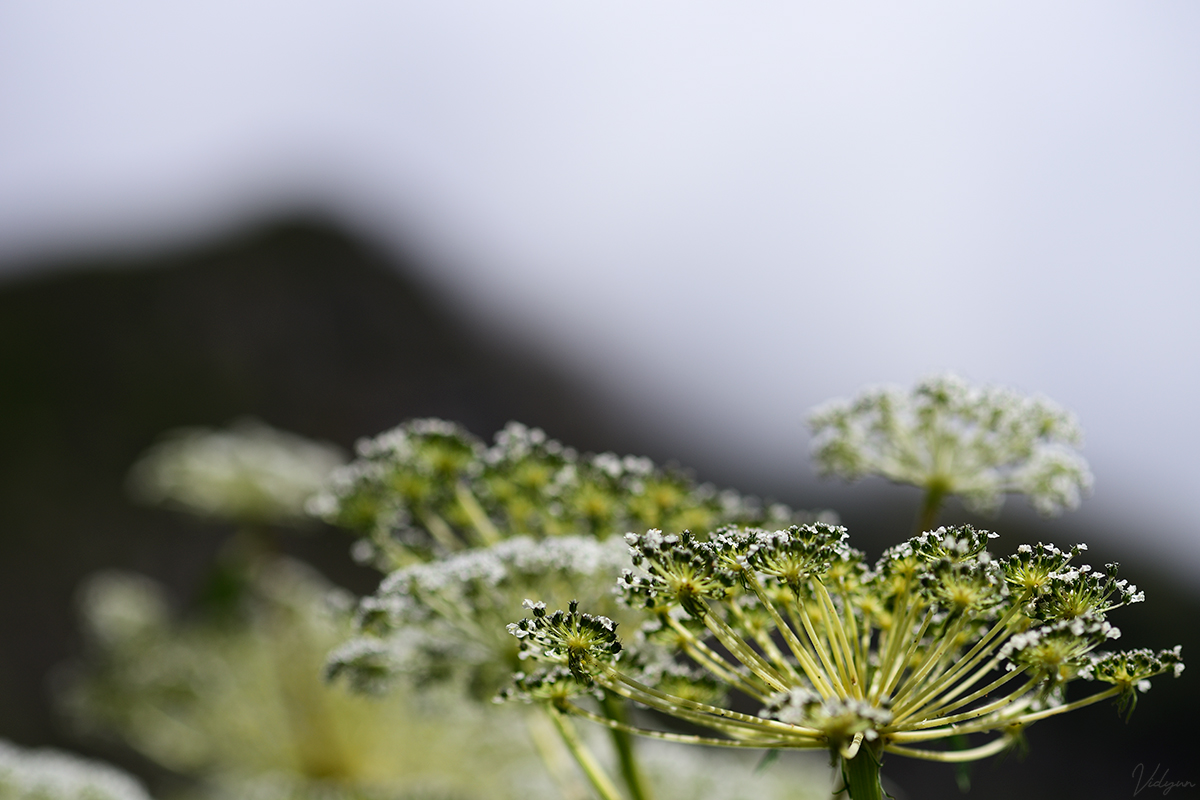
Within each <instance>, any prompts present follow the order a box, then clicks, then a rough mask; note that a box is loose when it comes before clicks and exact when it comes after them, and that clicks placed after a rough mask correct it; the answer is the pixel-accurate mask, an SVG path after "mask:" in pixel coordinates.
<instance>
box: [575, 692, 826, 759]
mask: <svg viewBox="0 0 1200 800" xmlns="http://www.w3.org/2000/svg"><path fill="white" fill-rule="evenodd" d="M564 711H567V712H570V713H571V714H574V715H576V716H580V717H582V718H584V719H587V720H591V721H592V722H595V723H596V724H598V725H604V726H605V727H608V728H620V729H621V730H625V731H628V732H629V733H633V734H637V735H638V736H645V737H647V738H650V739H662V740H664V741H667V742H680V743H682V744H702V745H712V746H714V747H743V748H753V749H757V750H763V749H771V748H777V747H786V748H789V749H793V750H815V749H824V748H825V747H827V746H828V745H826V744H825V742H822V741H812V742H805V741H795V740H786V739H758V740H738V739H714V738H712V737H708V736H696V735H694V734H689V733H669V732H667V731H656V730H652V729H650V728H636V727H634V726H632V725H625V724H622V723H619V722H614V721H613V720H610V719H606V718H604V717H602V716H600V715H599V714H596V713H593V712H591V711H588V710H587V709H585V708H580V707H579V706H577V705H574V704H571V703H568V704H567V705H566V708H565V709H564Z"/></svg>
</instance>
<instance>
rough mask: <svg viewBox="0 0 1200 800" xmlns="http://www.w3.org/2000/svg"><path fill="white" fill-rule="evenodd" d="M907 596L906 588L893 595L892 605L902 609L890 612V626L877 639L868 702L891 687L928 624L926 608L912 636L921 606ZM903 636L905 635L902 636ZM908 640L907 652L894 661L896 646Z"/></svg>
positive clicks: (898, 648)
mask: <svg viewBox="0 0 1200 800" xmlns="http://www.w3.org/2000/svg"><path fill="white" fill-rule="evenodd" d="M907 596H908V590H907V589H906V590H905V591H904V593H903V594H902V595H900V596H898V597H897V599H896V605H897V606H900V607H902V608H903V609H904V611H903V612H902V613H900V614H899V615H898V616H897V615H896V614H893V616H892V625H891V627H890V628H889V629H888V630H886V631H885V632H884V635H883V638H884V639H886V641H885V642H881V643H880V652H881V653H882V654H883V658H882V659H881V660H880V663H879V667H878V670H877V671H876V673H875V680H873V681H872V682H871V691H870V692H869V693H868V695H867V696H868V697H869V698H870V699H871V702H874V703H877V702H879V699H880V698H881V697H883V696H885V695H886V694H887V693H888V692H890V691H891V689H892V684H893V683H895V681H897V680H899V677H900V674H901V672H902V671H903V667H904V665H905V664H907V663H908V660H909V657H910V655H911V653H912V651H913V648H915V647H916V646H917V645H918V644H920V641H921V637H922V636H924V635H925V629H926V628H927V627H928V626H929V621H930V620H931V619H932V618H933V610H932V609H929V610H928V611H926V612H925V621H924V622H923V623H922V624H921V629H920V631H918V632H917V635H916V636H912V635H911V631H912V629H913V625H915V624H916V621H917V615H918V614H919V613H920V612H921V610H922V606H921V605H920V604H918V603H906V604H905V605H900V604H901V603H902V602H905V600H904V599H905V598H906V597H907ZM906 637H907V638H906ZM905 641H907V642H909V644H910V647H909V653H907V654H905V657H904V659H903V660H902V661H899V662H897V660H896V659H897V658H898V657H899V654H900V648H901V647H902V643H903V642H905Z"/></svg>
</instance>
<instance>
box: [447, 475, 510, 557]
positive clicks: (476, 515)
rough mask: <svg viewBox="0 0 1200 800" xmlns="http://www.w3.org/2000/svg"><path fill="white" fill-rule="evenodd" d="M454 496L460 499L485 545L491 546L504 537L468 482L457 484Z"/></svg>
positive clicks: (459, 502) (459, 501) (460, 503)
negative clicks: (467, 484)
mask: <svg viewBox="0 0 1200 800" xmlns="http://www.w3.org/2000/svg"><path fill="white" fill-rule="evenodd" d="M454 496H455V497H456V498H457V499H458V504H459V505H461V506H462V508H463V511H465V512H466V513H467V517H468V518H469V519H470V520H471V525H472V526H473V527H474V528H475V532H476V534H478V537H479V541H480V542H481V543H482V544H483V545H484V546H485V547H491V546H492V545H494V544H497V543H499V542H500V540H501V539H503V538H504V537H503V536H501V535H500V531H498V530H497V529H496V526H495V525H494V524H493V523H492V520H491V518H490V517H488V515H487V512H486V511H484V510H483V506H481V505H479V501H478V500H476V499H475V495H474V494H473V493H472V492H471V490H470V489H468V488H467V486H466V484H464V483H460V484H458V485H457V486H455V487H454Z"/></svg>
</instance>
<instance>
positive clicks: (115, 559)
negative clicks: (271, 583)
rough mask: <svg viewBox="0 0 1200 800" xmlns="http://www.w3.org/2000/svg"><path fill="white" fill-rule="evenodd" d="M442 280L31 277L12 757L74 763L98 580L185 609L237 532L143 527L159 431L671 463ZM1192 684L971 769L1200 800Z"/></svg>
mask: <svg viewBox="0 0 1200 800" xmlns="http://www.w3.org/2000/svg"><path fill="white" fill-rule="evenodd" d="M432 268H436V265H431V264H427V263H421V262H419V261H418V259H417V258H416V257H414V256H409V257H407V258H406V257H404V256H403V255H397V254H396V253H394V252H393V251H390V250H389V251H384V250H382V249H378V248H375V247H373V246H371V245H370V244H369V243H365V242H363V241H361V240H359V239H358V238H357V237H355V236H353V235H351V234H349V233H347V232H345V231H344V230H341V229H340V228H338V227H337V226H334V225H332V224H329V223H327V222H325V221H323V220H321V219H316V218H294V219H290V220H285V221H282V222H279V223H277V224H272V225H267V226H263V227H259V228H256V229H253V230H249V231H247V232H243V233H241V234H239V235H234V236H230V237H228V238H227V239H225V240H223V241H219V242H216V243H214V244H211V245H205V246H196V247H191V248H183V249H180V250H179V251H176V252H167V253H160V254H156V255H145V256H128V257H120V258H118V257H97V258H81V259H78V260H74V261H71V262H69V263H54V264H44V265H21V268H20V269H19V270H17V271H19V272H20V273H22V274H24V275H25V276H26V277H25V278H23V279H20V280H17V281H10V282H8V283H5V284H2V285H0V376H2V378H0V385H2V391H0V608H3V609H4V610H3V612H2V613H0V642H2V643H3V653H4V656H3V658H0V738H10V739H14V740H16V741H19V742H22V743H24V744H29V745H44V744H52V745H57V746H60V747H61V746H65V747H71V748H73V749H79V748H80V743H79V742H78V741H76V740H73V739H72V738H71V737H70V735H69V733H68V732H66V731H63V730H62V728H61V726H60V725H59V724H58V723H57V722H56V721H55V718H54V715H53V713H52V711H51V704H50V702H49V699H48V692H47V676H48V675H49V674H50V673H51V671H52V668H53V667H54V666H55V665H57V664H59V663H61V662H63V661H64V660H65V659H67V658H68V657H70V656H71V654H72V653H74V652H76V651H77V650H78V639H77V636H78V635H77V633H76V622H75V613H74V602H75V601H74V592H75V590H76V587H77V585H78V584H79V582H80V580H81V579H82V578H83V577H84V576H86V575H87V574H89V573H91V572H93V571H95V570H97V569H100V568H108V567H116V568H125V569H132V570H136V571H139V572H142V573H146V574H149V575H151V576H153V577H156V578H158V579H160V580H162V581H164V582H165V583H167V584H168V585H169V586H171V587H173V588H174V590H175V592H176V596H175V598H174V599H175V601H176V602H177V603H179V604H181V605H186V604H187V603H188V602H189V601H190V600H191V599H193V598H194V597H195V595H196V593H197V591H198V590H199V586H200V584H201V581H202V580H203V577H204V575H205V574H206V571H207V570H208V568H209V565H211V563H212V561H213V558H214V555H215V553H216V551H217V548H218V547H219V545H220V544H221V542H222V541H223V540H224V539H225V538H226V537H227V535H228V533H229V531H228V530H222V529H220V528H219V527H218V526H213V525H212V524H209V523H202V522H200V521H197V520H192V519H190V518H187V517H184V516H182V515H178V514H173V513H169V512H164V511H157V510H153V509H146V508H139V507H136V506H134V505H132V504H131V503H130V502H129V501H128V500H127V498H126V494H125V491H124V480H125V475H126V472H127V470H128V468H129V465H130V464H131V463H132V462H133V461H134V459H135V458H136V457H137V456H138V455H139V453H141V452H142V451H143V450H144V449H145V448H146V447H147V446H148V445H150V444H151V443H153V442H154V441H155V439H156V437H157V436H158V435H159V434H161V433H162V432H163V431H165V430H168V429H170V428H174V427H178V426H182V425H225V424H227V423H229V422H231V421H234V420H236V419H237V418H240V417H246V416H253V417H257V418H258V419H261V420H263V421H265V422H267V423H269V424H270V425H273V426H276V427H278V428H281V429H284V430H289V431H294V432H296V433H299V434H302V435H304V436H308V437H311V438H316V439H321V440H326V441H330V442H333V443H335V444H338V445H340V446H342V447H343V448H346V449H347V450H349V449H350V448H351V447H352V444H353V442H354V440H355V439H356V438H358V437H360V436H363V435H370V434H374V433H377V432H379V431H381V430H384V429H386V428H388V427H391V426H392V425H395V424H396V423H398V422H400V421H402V420H404V419H407V418H411V417H416V416H440V417H445V418H449V419H454V420H457V421H459V422H462V423H463V424H465V425H466V426H467V427H468V428H469V429H470V430H472V431H474V432H475V433H477V434H479V435H481V436H483V437H485V438H486V437H489V436H490V435H491V433H492V432H494V431H495V430H497V429H499V428H500V427H501V426H503V424H504V423H505V422H506V421H508V420H510V419H517V420H521V421H523V422H526V423H529V424H533V425H538V426H541V427H543V428H545V429H546V430H547V431H548V432H549V433H550V434H551V435H553V436H555V437H557V438H560V439H562V440H563V441H564V442H566V443H568V444H571V445H574V446H576V447H578V448H580V449H583V450H595V451H601V450H614V451H617V452H623V453H638V454H645V455H649V456H651V457H653V458H655V459H657V460H660V461H665V460H669V459H670V458H671V457H672V456H673V455H674V453H673V451H672V447H671V445H670V444H669V443H667V442H664V441H651V440H645V439H641V440H635V434H632V433H630V431H631V430H634V429H640V430H643V431H644V430H646V428H647V426H646V425H644V424H641V425H636V426H632V425H627V424H622V420H621V419H618V418H616V416H615V415H614V414H613V413H612V412H611V411H609V410H606V409H604V408H600V407H598V405H597V404H596V402H595V401H594V400H592V399H590V397H589V393H588V387H587V386H586V385H583V383H581V382H579V381H577V380H576V379H570V378H567V377H564V374H565V373H562V372H560V371H559V370H558V369H557V368H556V367H555V366H554V365H551V364H546V363H541V362H540V361H539V360H537V359H533V358H531V357H530V356H528V355H527V354H524V353H520V352H513V351H510V350H506V349H505V348H504V346H503V343H501V342H497V341H495V340H493V339H489V338H486V337H485V336H483V335H481V334H478V333H476V332H475V329H474V328H473V327H472V326H471V325H470V321H469V320H465V319H463V318H461V316H459V315H458V313H457V312H456V311H455V309H454V308H453V307H452V306H450V305H447V304H444V303H443V301H442V300H441V298H439V297H437V296H435V295H434V294H433V293H432V292H430V291H429V290H428V289H427V288H426V287H424V286H423V285H421V284H420V283H419V282H417V281H416V280H415V278H414V277H413V276H416V275H420V274H428V271H429V270H430V269H432ZM695 466H697V467H699V468H700V476H701V477H702V478H710V479H713V478H715V479H716V480H717V481H718V482H720V483H722V484H730V485H733V486H735V487H736V488H738V489H742V490H745V491H749V492H754V491H763V488H762V487H756V486H746V485H739V484H738V483H737V480H736V476H731V475H728V474H726V473H724V472H723V471H722V468H721V467H722V465H721V463H720V460H719V459H714V460H713V462H712V463H709V464H697V465H695ZM787 484H788V481H787V479H786V478H785V479H784V480H782V481H781V482H780V485H781V486H782V485H787ZM767 488H768V490H769V491H773V492H776V493H780V494H784V493H785V492H786V494H784V496H782V497H780V499H782V500H784V501H787V502H792V503H793V504H797V505H806V506H812V505H818V504H833V505H834V506H835V507H836V508H837V510H838V511H839V512H840V513H841V514H842V516H843V519H844V520H845V521H846V522H847V523H848V525H849V527H850V529H851V533H852V535H853V539H854V543H855V544H856V545H858V546H860V547H864V548H865V549H867V550H868V552H873V553H877V552H878V549H879V548H880V547H881V546H882V545H883V544H884V543H892V542H894V541H896V540H898V539H899V538H902V537H903V536H906V535H907V534H908V528H909V522H908V520H909V519H911V513H912V510H913V508H914V507H915V497H912V496H910V495H908V494H905V493H904V492H903V491H902V490H894V491H893V490H892V489H883V490H879V491H875V490H871V488H870V487H856V489H855V490H854V491H857V492H860V494H858V495H855V494H854V493H853V492H850V491H846V490H841V489H839V490H836V491H832V492H829V491H824V492H823V491H822V490H820V489H818V488H815V487H813V486H795V488H794V490H790V491H788V490H782V491H781V489H780V488H779V486H772V487H767ZM849 497H857V500H856V501H855V502H854V504H853V505H849V504H847V505H843V503H844V500H843V498H849ZM821 498H824V503H821V502H820V500H821ZM831 498H834V499H832V500H831ZM952 513H957V512H952ZM897 519H900V520H901V522H900V523H899V524H897V523H896V522H895V520H897ZM963 519H966V518H965V517H964V518H963ZM1022 519H1024V518H1022V517H1020V516H1019V515H1018V516H1017V517H1012V516H1010V515H1009V514H1007V513H1006V514H1005V516H1004V517H1003V518H1002V521H1001V523H1002V524H1003V525H1004V527H1000V528H999V529H1000V530H1002V531H1003V532H1004V538H1003V539H1002V540H1000V541H1001V542H1002V543H1005V547H1006V548H1007V549H1011V547H1014V546H1015V545H1016V543H1018V542H1020V541H1024V540H1027V539H1030V538H1035V539H1036V538H1037V537H1038V536H1040V534H1039V533H1036V532H1035V531H1037V530H1038V529H1037V528H1036V527H1035V528H1032V529H1031V528H1028V527H1027V528H1024V529H1022V528H1021V525H1022V523H1021V520H1022ZM976 522H978V521H977V520H976ZM1001 523H997V524H998V525H999V524H1001ZM1081 538H1088V537H1086V536H1084V537H1081ZM348 544H349V543H348V541H347V540H346V539H345V538H344V537H343V536H341V535H340V534H339V533H337V532H334V531H329V530H320V531H318V532H316V533H315V534H314V535H310V536H307V537H292V538H289V539H288V540H287V545H286V546H287V548H288V550H289V551H290V552H292V553H294V554H296V555H299V556H300V557H302V558H305V559H306V560H308V561H310V562H311V563H313V564H315V565H317V566H318V567H319V568H320V569H321V571H322V572H324V573H325V574H326V575H327V576H328V577H330V578H331V579H333V580H334V581H336V582H338V583H340V584H342V585H345V586H347V587H349V588H351V589H353V590H355V591H359V592H362V591H366V590H368V589H370V588H373V585H374V582H375V581H376V580H377V575H376V574H375V573H373V572H371V571H369V570H365V569H361V568H359V567H357V566H355V565H354V564H353V563H351V561H350V560H349V557H348V555H347V551H348ZM1093 555H1096V554H1093ZM1103 560H1104V558H1103V554H1100V555H1099V556H1098V557H1097V558H1095V559H1093V563H1097V564H1101V563H1103ZM1131 577H1133V578H1134V579H1135V580H1137V581H1138V582H1139V583H1142V584H1151V585H1147V586H1146V588H1147V589H1148V594H1149V595H1150V598H1149V602H1148V603H1147V604H1145V605H1144V606H1139V607H1135V608H1132V609H1127V610H1123V611H1121V612H1118V613H1117V614H1116V615H1114V621H1115V622H1116V623H1117V624H1118V625H1120V626H1121V627H1122V628H1124V629H1125V631H1126V639H1125V640H1123V641H1122V644H1126V643H1128V644H1130V645H1137V646H1141V645H1144V646H1155V647H1164V646H1170V645H1174V644H1176V643H1183V644H1184V648H1185V649H1184V652H1185V656H1188V655H1192V656H1194V654H1195V653H1197V652H1200V647H1193V643H1197V638H1198V634H1197V633H1196V632H1195V629H1196V627H1197V626H1195V625H1194V623H1193V622H1191V620H1194V619H1196V618H1197V617H1198V615H1200V605H1198V603H1197V600H1196V593H1195V592H1194V591H1184V587H1172V586H1171V585H1170V584H1169V583H1168V582H1166V581H1160V580H1158V578H1157V576H1154V575H1153V574H1143V573H1137V571H1136V570H1134V574H1132V575H1131ZM1193 676H1194V673H1185V676H1184V677H1183V678H1182V679H1180V680H1178V681H1171V680H1170V679H1160V680H1159V681H1156V683H1155V688H1154V690H1153V691H1152V692H1151V694H1150V695H1148V696H1147V697H1146V698H1145V700H1144V701H1143V702H1142V703H1141V704H1140V707H1139V708H1138V709H1137V712H1136V713H1135V714H1134V715H1133V720H1132V722H1130V723H1129V724H1125V723H1123V722H1121V721H1120V720H1119V719H1118V718H1117V715H1116V713H1115V711H1114V710H1113V709H1112V708H1111V706H1109V705H1108V704H1101V705H1098V706H1094V707H1091V708H1088V709H1086V710H1084V711H1081V712H1077V713H1074V714H1070V715H1068V716H1067V717H1065V718H1063V719H1059V720H1054V721H1049V722H1046V723H1042V724H1040V725H1037V726H1034V727H1033V728H1031V729H1030V732H1029V739H1030V742H1031V745H1032V750H1031V755H1030V756H1029V758H1028V759H1027V760H1026V761H1025V762H1024V763H1020V762H1019V761H1018V760H1017V759H1016V758H1011V757H1010V758H1009V759H1008V760H1007V761H1005V762H1003V763H1001V764H999V766H997V764H996V763H993V762H984V763H982V764H978V765H975V766H974V767H973V769H972V772H973V774H974V775H975V776H976V780H975V784H976V786H975V789H974V790H973V791H972V793H971V796H973V797H997V798H999V797H1009V796H1012V795H1013V794H1015V793H1017V792H1021V794H1022V795H1023V796H1025V797H1027V798H1030V800H1032V799H1033V798H1036V797H1054V798H1064V797H1068V798H1069V797H1127V796H1130V795H1131V794H1132V792H1133V790H1134V788H1135V786H1134V782H1133V778H1132V777H1131V774H1132V770H1133V769H1134V767H1135V765H1136V764H1138V763H1144V764H1145V770H1146V774H1149V771H1150V770H1152V769H1153V768H1154V766H1155V765H1156V764H1162V765H1164V766H1165V767H1167V768H1170V769H1171V770H1172V778H1173V779H1174V780H1192V781H1194V782H1200V775H1198V774H1196V773H1194V772H1193V773H1191V774H1188V772H1187V770H1188V769H1190V768H1191V767H1190V766H1189V765H1190V764H1191V763H1192V761H1191V756H1192V754H1194V752H1195V749H1196V746H1197V734H1196V732H1195V729H1194V726H1190V725H1188V724H1187V721H1188V719H1189V717H1190V715H1191V714H1192V713H1195V712H1197V711H1200V708H1198V706H1200V702H1198V693H1197V692H1196V691H1195V690H1193V689H1192V688H1191V687H1192V682H1191V679H1192V677H1193ZM105 755H110V756H111V754H105ZM134 766H137V765H136V764H135V765H134ZM886 771H887V773H888V774H890V775H891V776H892V778H893V779H895V780H896V782H897V784H898V786H899V790H898V791H897V792H896V794H897V797H921V796H938V797H941V796H955V795H956V794H957V793H958V789H957V788H956V787H955V777H954V771H953V769H952V768H950V767H946V766H944V765H938V764H929V765H927V764H923V763H919V762H911V761H907V760H905V759H899V758H894V759H890V760H889V763H888V768H887V770H886ZM1186 791H1191V790H1186ZM1185 796H1186V794H1185Z"/></svg>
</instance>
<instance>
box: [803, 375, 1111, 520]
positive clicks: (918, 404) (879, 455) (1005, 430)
mask: <svg viewBox="0 0 1200 800" xmlns="http://www.w3.org/2000/svg"><path fill="white" fill-rule="evenodd" d="M809 423H810V425H811V426H812V429H813V433H814V437H815V438H814V441H813V457H814V459H815V460H816V462H817V467H818V469H819V470H820V472H821V473H822V474H824V475H837V476H839V477H842V478H846V479H847V480H855V479H858V478H862V477H864V476H868V475H878V476H881V477H884V478H887V479H888V480H891V481H895V482H896V483H905V484H911V485H914V486H918V487H921V488H922V489H924V490H925V491H926V493H927V497H928V498H929V499H930V502H931V503H932V510H933V512H936V509H937V505H938V504H940V503H941V502H942V500H943V499H944V498H945V497H946V496H947V495H957V496H959V497H961V498H962V499H963V501H964V502H965V503H966V504H967V506H968V507H969V508H971V509H973V510H975V511H980V512H994V511H996V510H997V509H999V507H1000V505H1001V503H1002V502H1003V500H1004V495H1005V494H1007V493H1013V492H1016V493H1022V494H1026V495H1028V496H1029V501H1030V502H1031V503H1032V504H1033V506H1034V508H1036V509H1037V510H1038V511H1039V512H1040V513H1042V514H1045V515H1053V514H1058V513H1059V512H1061V511H1062V510H1063V509H1073V508H1075V507H1076V506H1078V505H1079V502H1080V499H1081V497H1082V495H1083V494H1085V493H1086V492H1088V491H1089V490H1090V489H1091V486H1092V474H1091V472H1090V471H1089V469H1088V465H1087V462H1086V461H1085V460H1084V459H1083V457H1082V456H1080V455H1079V454H1078V453H1077V452H1076V450H1075V448H1077V447H1079V446H1080V445H1081V444H1082V442H1083V434H1082V432H1081V431H1080V428H1079V424H1078V422H1077V421H1076V419H1075V417H1074V415H1073V414H1071V413H1070V412H1068V411H1067V410H1066V409H1064V408H1062V407H1061V406H1059V405H1058V404H1056V403H1054V402H1052V401H1050V400H1047V399H1046V398H1044V397H1026V396H1024V395H1021V394H1018V393H1017V392H1014V391H1012V390H1010V389H1004V388H1000V387H994V386H974V385H971V384H970V383H968V382H967V381H965V380H963V379H962V378H960V377H958V376H956V375H951V374H945V375H939V376H936V377H931V378H927V379H925V380H923V381H921V382H920V383H918V384H917V385H916V386H915V387H913V388H912V389H911V390H909V391H905V390H903V389H899V388H896V387H886V388H876V389H868V390H867V391H864V392H862V393H861V394H860V395H858V396H857V397H855V398H853V399H851V400H835V401H832V402H829V403H827V404H825V405H823V406H821V407H819V408H817V409H816V410H815V411H813V412H812V415H811V416H810V417H809ZM931 520H932V515H931V514H930V515H929V516H928V518H927V521H930V522H931Z"/></svg>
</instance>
